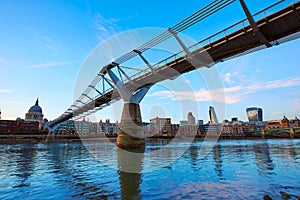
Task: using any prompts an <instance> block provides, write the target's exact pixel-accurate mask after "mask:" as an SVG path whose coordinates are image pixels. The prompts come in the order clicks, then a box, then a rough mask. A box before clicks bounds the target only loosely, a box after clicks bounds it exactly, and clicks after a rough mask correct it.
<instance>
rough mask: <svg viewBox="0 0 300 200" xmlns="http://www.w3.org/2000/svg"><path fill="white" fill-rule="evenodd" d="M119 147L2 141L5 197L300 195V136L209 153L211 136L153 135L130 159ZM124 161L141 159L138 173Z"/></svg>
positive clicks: (234, 143)
mask: <svg viewBox="0 0 300 200" xmlns="http://www.w3.org/2000/svg"><path fill="white" fill-rule="evenodd" d="M114 145H115V144H113V143H110V142H86V143H84V144H83V143H47V144H44V143H38V144H14V145H0V156H1V161H0V162H1V165H0V171H1V172H0V180H1V181H0V199H263V197H264V196H266V195H268V196H269V197H271V198H272V199H289V198H290V199H297V198H299V196H300V178H299V177H300V176H299V172H300V140H298V139H297V140H296V139H295V140H288V139H286V140H221V141H219V142H218V143H217V144H216V145H215V146H214V148H213V149H212V150H211V151H210V152H209V153H208V154H206V155H204V156H202V155H201V149H202V148H203V147H205V145H207V143H205V142H203V141H194V142H193V143H192V144H189V143H186V142H175V144H172V145H166V142H165V140H155V141H147V147H146V150H145V153H144V154H142V156H138V158H135V159H133V160H132V159H129V160H126V159H127V158H124V159H123V161H120V160H122V159H120V158H118V156H120V155H118V154H116V150H117V149H116V147H115V146H114ZM157 149H166V150H167V151H166V152H165V153H163V152H159V151H157ZM93 151H94V152H93ZM95 152H96V153H95ZM151 152H156V153H154V154H151ZM181 152H183V153H182V155H181ZM95 155H96V156H95ZM124 160H125V161H127V162H132V163H134V164H135V165H138V166H139V167H137V168H136V169H135V170H137V172H138V173H129V172H127V171H126V170H125V171H124V170H118V166H119V165H120V162H124ZM118 163H119V164H118ZM119 169H120V166H119Z"/></svg>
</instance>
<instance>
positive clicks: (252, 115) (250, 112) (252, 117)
mask: <svg viewBox="0 0 300 200" xmlns="http://www.w3.org/2000/svg"><path fill="white" fill-rule="evenodd" d="M246 112H247V116H248V120H249V122H262V121H263V110H262V109H261V108H257V107H251V108H247V109H246Z"/></svg>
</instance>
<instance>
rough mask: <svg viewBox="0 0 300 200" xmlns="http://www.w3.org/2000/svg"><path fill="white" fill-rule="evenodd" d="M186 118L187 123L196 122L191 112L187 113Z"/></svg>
mask: <svg viewBox="0 0 300 200" xmlns="http://www.w3.org/2000/svg"><path fill="white" fill-rule="evenodd" d="M187 119H188V124H196V120H195V117H194V116H193V113H192V112H189V113H188V115H187Z"/></svg>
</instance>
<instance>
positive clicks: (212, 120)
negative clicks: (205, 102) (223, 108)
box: [209, 106, 219, 124]
mask: <svg viewBox="0 0 300 200" xmlns="http://www.w3.org/2000/svg"><path fill="white" fill-rule="evenodd" d="M209 119H210V123H211V124H218V123H219V122H218V118H217V115H216V112H215V108H214V107H212V106H209Z"/></svg>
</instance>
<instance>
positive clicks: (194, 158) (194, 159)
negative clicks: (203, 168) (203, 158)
mask: <svg viewBox="0 0 300 200" xmlns="http://www.w3.org/2000/svg"><path fill="white" fill-rule="evenodd" d="M198 151H199V149H198V147H197V146H193V145H192V146H190V148H189V152H190V158H191V161H192V164H193V165H196V163H197V161H198V158H197V157H198Z"/></svg>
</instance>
